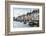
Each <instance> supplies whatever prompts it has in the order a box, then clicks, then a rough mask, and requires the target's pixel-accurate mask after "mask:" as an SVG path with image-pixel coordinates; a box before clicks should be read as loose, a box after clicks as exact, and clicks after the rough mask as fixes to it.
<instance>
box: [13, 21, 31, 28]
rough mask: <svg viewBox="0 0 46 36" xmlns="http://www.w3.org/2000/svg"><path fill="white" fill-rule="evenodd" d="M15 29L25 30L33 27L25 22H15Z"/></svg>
mask: <svg viewBox="0 0 46 36" xmlns="http://www.w3.org/2000/svg"><path fill="white" fill-rule="evenodd" d="M13 27H14V28H24V27H31V26H29V23H26V24H24V22H17V21H14V22H13Z"/></svg>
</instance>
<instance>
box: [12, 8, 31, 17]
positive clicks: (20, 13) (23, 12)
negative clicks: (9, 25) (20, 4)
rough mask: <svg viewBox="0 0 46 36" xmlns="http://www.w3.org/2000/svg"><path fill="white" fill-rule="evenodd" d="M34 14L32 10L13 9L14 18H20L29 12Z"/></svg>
mask: <svg viewBox="0 0 46 36" xmlns="http://www.w3.org/2000/svg"><path fill="white" fill-rule="evenodd" d="M30 11H31V12H32V9H31V8H13V16H14V17H18V16H20V15H22V14H26V13H28V12H30Z"/></svg>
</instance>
